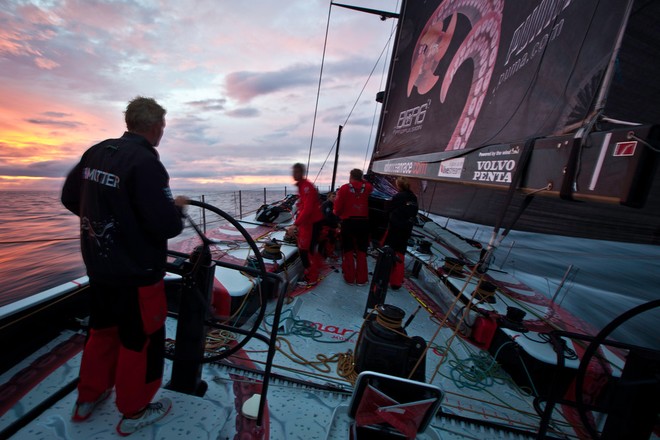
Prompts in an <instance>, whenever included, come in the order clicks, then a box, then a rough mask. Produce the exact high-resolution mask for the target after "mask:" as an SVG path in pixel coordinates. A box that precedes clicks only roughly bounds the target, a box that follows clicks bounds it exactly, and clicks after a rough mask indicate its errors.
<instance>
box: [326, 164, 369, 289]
mask: <svg viewBox="0 0 660 440" xmlns="http://www.w3.org/2000/svg"><path fill="white" fill-rule="evenodd" d="M372 190H373V187H372V186H371V183H369V182H366V181H364V180H363V179H362V170H359V169H357V168H355V169H353V170H351V174H350V178H349V181H348V183H346V184H344V185H342V186H341V188H339V191H337V199H336V200H335V207H334V211H335V214H336V215H337V216H338V217H339V218H340V219H341V249H342V252H343V255H342V262H341V268H342V271H343V273H344V280H345V281H346V282H347V283H348V284H354V283H355V284H358V285H362V284H366V283H367V282H368V281H369V270H368V268H367V248H368V247H369V194H371V191H372Z"/></svg>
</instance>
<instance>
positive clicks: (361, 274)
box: [355, 251, 369, 286]
mask: <svg viewBox="0 0 660 440" xmlns="http://www.w3.org/2000/svg"><path fill="white" fill-rule="evenodd" d="M356 254H357V255H356V257H357V258H356V260H357V267H356V273H355V282H356V283H357V285H358V286H363V285H365V284H367V282H369V269H368V267H367V253H366V252H364V251H357V253H356Z"/></svg>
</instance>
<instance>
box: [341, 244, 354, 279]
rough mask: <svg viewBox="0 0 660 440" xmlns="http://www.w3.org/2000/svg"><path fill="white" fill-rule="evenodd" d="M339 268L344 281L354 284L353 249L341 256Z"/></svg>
mask: <svg viewBox="0 0 660 440" xmlns="http://www.w3.org/2000/svg"><path fill="white" fill-rule="evenodd" d="M341 270H342V272H344V281H346V283H348V284H355V257H354V256H353V251H349V252H344V254H343V255H342V258H341Z"/></svg>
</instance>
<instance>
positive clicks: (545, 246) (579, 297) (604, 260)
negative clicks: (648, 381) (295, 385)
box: [0, 187, 660, 349]
mask: <svg viewBox="0 0 660 440" xmlns="http://www.w3.org/2000/svg"><path fill="white" fill-rule="evenodd" d="M286 191H287V189H286V188H282V189H281V190H270V189H269V190H241V191H218V192H206V193H205V194H202V193H200V192H192V191H180V192H177V191H176V190H175V191H174V192H175V195H178V194H185V195H187V196H189V197H191V198H193V199H196V200H202V197H203V200H204V201H205V202H207V203H209V204H211V205H213V206H216V207H218V208H220V209H222V210H223V211H225V212H227V213H228V214H230V215H233V216H235V217H240V215H241V214H243V215H245V214H247V213H249V212H254V211H255V210H256V209H258V208H259V207H260V206H261V205H262V204H264V203H272V202H273V201H276V200H279V199H281V198H282V197H284V195H285V193H286ZM292 191H295V188H293V187H291V188H288V192H289V193H290V192H292ZM0 197H1V200H2V202H1V206H0V306H2V305H5V304H9V303H11V302H13V301H16V300H18V299H21V298H25V297H28V296H30V295H34V294H36V293H39V292H41V291H43V290H46V289H48V288H51V287H55V286H58V285H60V284H63V283H66V282H68V281H70V280H72V279H75V278H78V277H80V276H83V275H85V269H84V266H83V263H82V259H81V257H80V250H79V242H78V218H77V217H76V216H74V215H73V214H71V213H70V212H68V211H67V210H66V209H65V208H64V207H63V206H62V205H61V203H60V201H59V192H58V191H0ZM436 219H437V221H438V223H440V224H442V225H445V224H446V225H447V226H448V227H449V228H450V229H452V230H454V231H455V232H458V233H459V234H461V235H463V236H465V237H468V238H473V239H475V240H478V241H480V242H482V243H484V244H486V243H487V242H488V240H489V239H490V235H491V232H492V229H491V228H489V227H486V226H481V225H474V224H470V223H465V222H460V221H457V220H448V219H444V218H436ZM494 267H497V268H498V269H499V270H503V271H506V272H508V273H511V274H512V275H513V276H515V277H516V278H518V279H519V280H520V281H522V282H523V283H525V284H527V285H529V286H530V287H532V288H534V289H535V290H537V291H539V292H541V293H543V294H545V295H547V296H548V297H549V298H553V297H554V298H556V301H557V302H558V303H560V304H561V305H562V307H564V308H566V309H567V310H569V311H570V312H572V313H573V314H575V315H577V316H578V317H580V318H582V319H583V320H585V321H587V322H589V323H591V324H592V325H593V326H594V327H595V328H596V329H601V328H603V327H604V326H605V325H606V324H607V323H608V322H610V321H611V320H612V319H614V318H616V317H617V316H618V315H620V314H621V313H623V312H625V311H627V310H629V309H631V308H632V307H635V306H636V305H639V304H642V303H645V302H647V301H650V300H653V299H658V298H660V246H652V245H634V244H626V243H616V242H607V241H598V240H587V239H576V238H568V237H559V236H551V235H544V234H531V233H525V232H517V231H512V232H511V233H510V234H509V236H508V237H507V239H506V240H504V241H503V243H502V244H501V245H500V247H499V249H498V250H497V252H496V253H495V261H494ZM569 269H570V270H569ZM562 279H563V280H564V282H563V284H562V285H561V287H560V284H561V282H562ZM659 322H660V310H655V311H650V312H646V313H644V314H642V315H640V316H638V317H637V318H634V319H632V320H631V321H629V322H628V323H626V324H624V325H623V326H621V327H620V329H619V330H617V331H616V332H615V333H614V334H613V336H614V337H616V338H617V339H619V340H622V341H624V342H629V343H635V344H639V345H644V346H647V347H651V348H655V349H660V332H658V330H657V329H658V323H659Z"/></svg>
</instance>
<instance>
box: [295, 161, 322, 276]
mask: <svg viewBox="0 0 660 440" xmlns="http://www.w3.org/2000/svg"><path fill="white" fill-rule="evenodd" d="M292 175H293V180H295V181H296V185H297V186H298V202H297V209H296V219H295V220H294V222H293V225H294V226H293V228H294V230H295V231H296V241H297V244H298V251H299V252H300V259H301V261H302V264H303V267H304V268H305V279H304V280H303V281H305V282H307V283H308V284H314V283H316V282H318V279H319V272H320V270H321V264H322V262H321V256H320V255H319V253H318V251H317V245H318V238H319V233H320V232H321V227H322V220H323V213H322V212H321V200H320V199H319V193H318V191H316V188H315V187H314V185H313V184H312V183H311V182H310V181H309V180H307V179H306V178H305V166H304V165H303V164H301V163H296V164H294V165H293V167H292Z"/></svg>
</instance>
